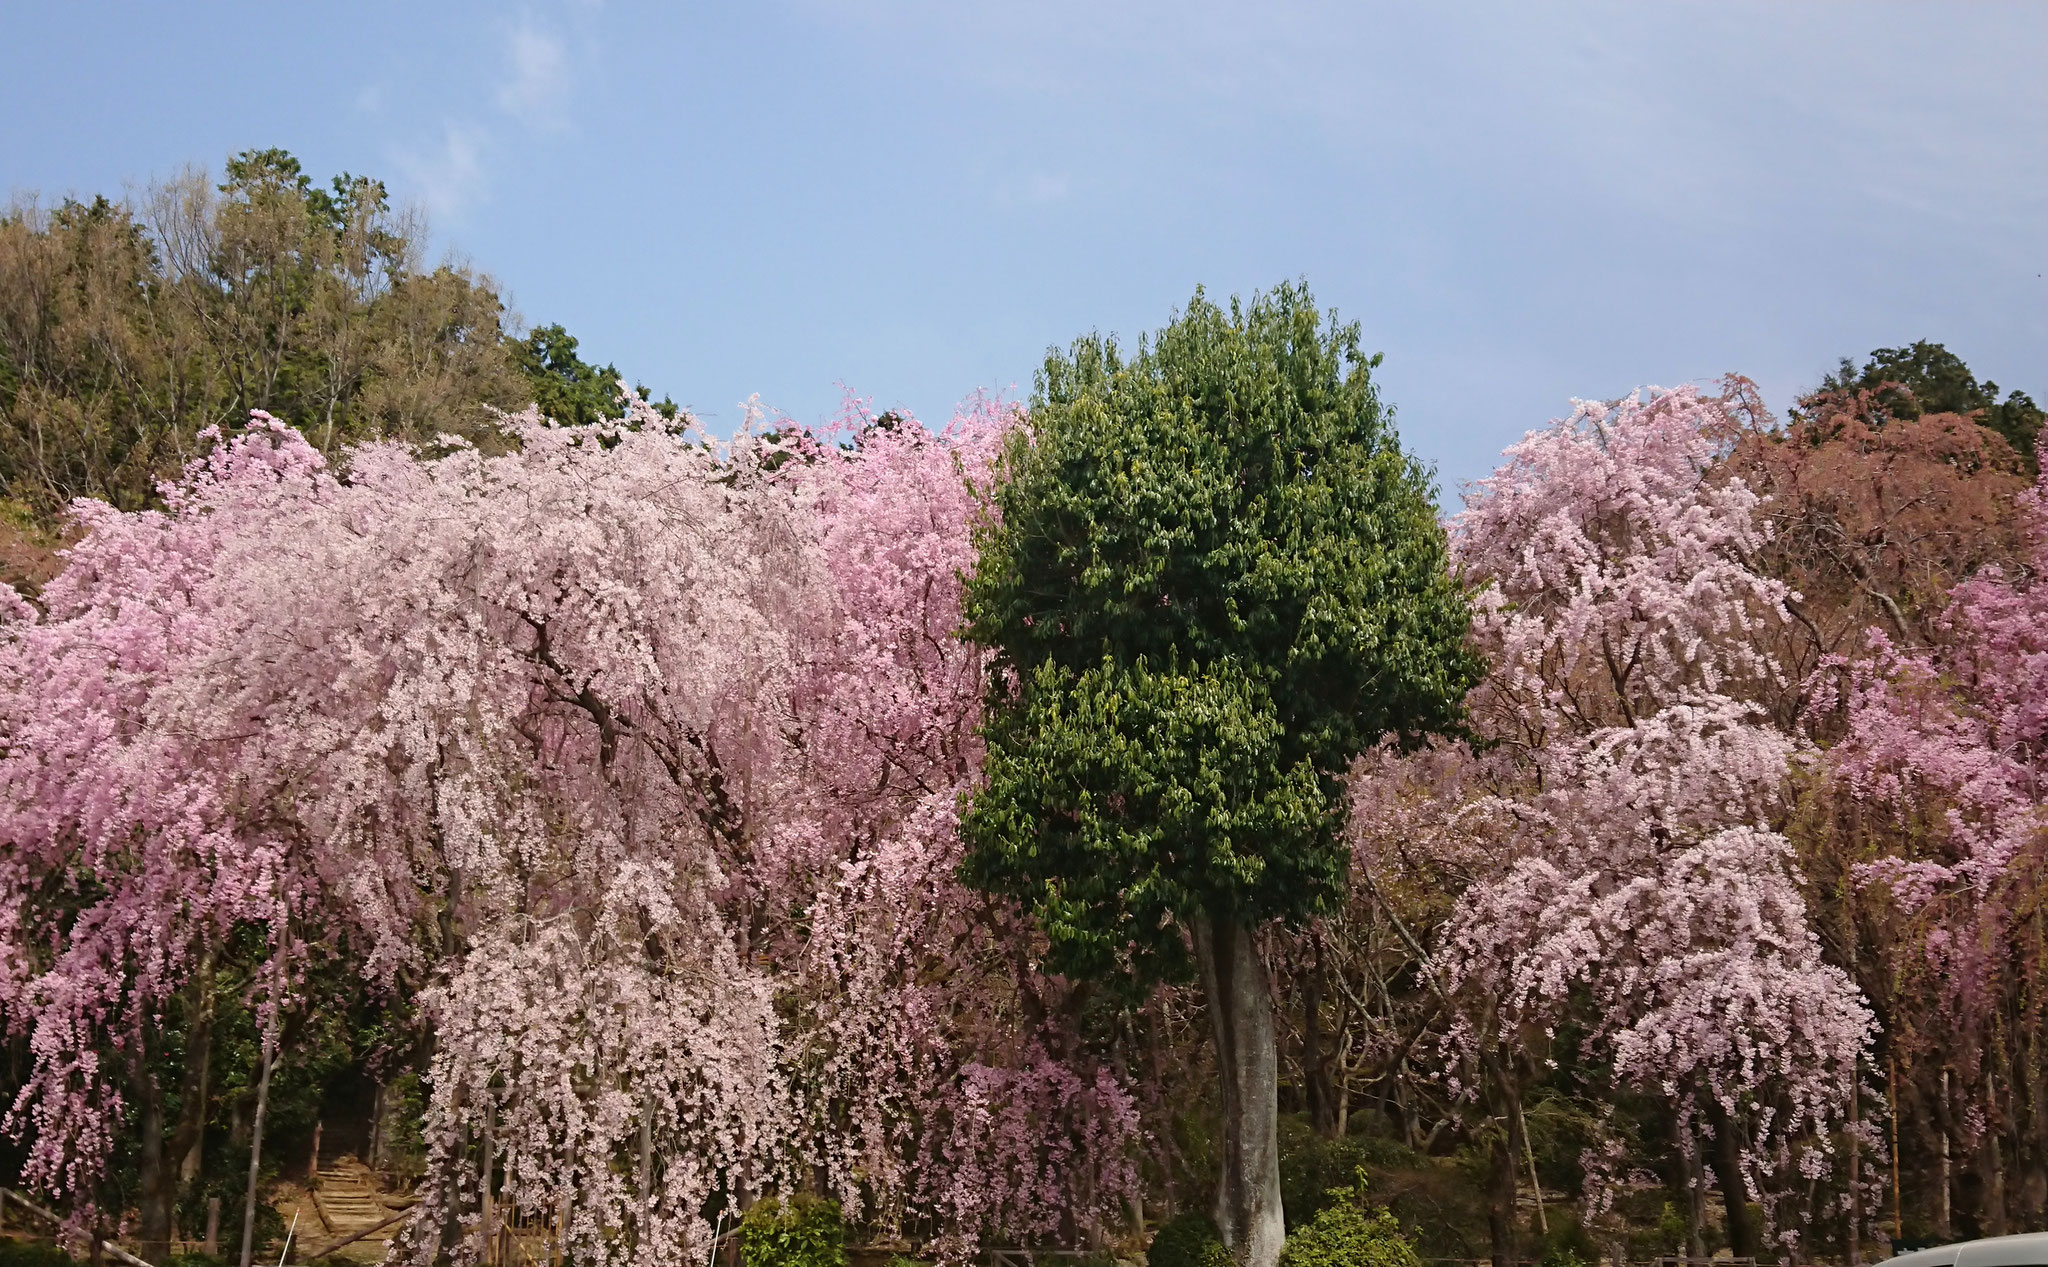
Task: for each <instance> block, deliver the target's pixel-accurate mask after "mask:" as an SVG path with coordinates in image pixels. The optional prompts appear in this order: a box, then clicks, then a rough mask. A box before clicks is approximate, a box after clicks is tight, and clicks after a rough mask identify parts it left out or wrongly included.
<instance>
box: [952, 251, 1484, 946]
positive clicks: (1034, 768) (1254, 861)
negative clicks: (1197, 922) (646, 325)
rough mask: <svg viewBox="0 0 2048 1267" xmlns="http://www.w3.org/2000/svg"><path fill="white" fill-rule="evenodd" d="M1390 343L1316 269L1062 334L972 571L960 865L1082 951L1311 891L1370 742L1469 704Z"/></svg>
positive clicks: (1264, 910) (1340, 851)
mask: <svg viewBox="0 0 2048 1267" xmlns="http://www.w3.org/2000/svg"><path fill="white" fill-rule="evenodd" d="M1377 361H1378V358H1377V357H1367V356H1365V355H1363V354H1362V353H1361V352H1360V351H1359V331H1358V327H1357V326H1356V325H1340V324H1338V323H1337V321H1336V319H1335V317H1334V315H1333V316H1332V317H1331V318H1330V320H1329V321H1328V322H1327V323H1325V322H1324V321H1323V320H1322V319H1321V318H1320V316H1319V315H1318V313H1317V311H1316V308H1315V305H1314V300H1313V299H1312V298H1311V296H1310V295H1309V293H1308V291H1307V290H1306V289H1305V288H1303V287H1300V286H1281V287H1279V288H1278V289H1276V290H1274V291H1272V292H1271V293H1269V294H1265V295H1260V296H1255V297H1254V298H1253V299H1252V300H1251V302H1250V303H1249V304H1244V303H1240V302H1239V301H1236V300H1233V301H1232V303H1231V306H1230V308H1229V310H1228V311H1226V310H1224V309H1222V308H1219V307H1218V306H1216V305H1215V304H1212V303H1210V302H1209V301H1208V300H1207V298H1206V297H1205V296H1204V295H1203V294H1202V292H1200V291H1197V292H1196V294H1195V297H1194V299H1193V300H1192V301H1191V302H1190V303H1189V305H1188V308H1187V310H1186V312H1184V313H1182V314H1180V315H1179V316H1178V317H1176V318H1175V319H1174V320H1173V321H1172V322H1171V323H1170V324H1169V325H1168V326H1167V327H1166V328H1165V329H1163V330H1161V331H1159V332H1158V334H1157V335H1156V336H1155V337H1154V338H1152V339H1151V340H1149V341H1141V342H1140V344H1139V346H1138V350H1137V353H1136V354H1135V355H1134V356H1131V357H1129V358H1128V359H1127V358H1126V357H1125V355H1124V354H1123V353H1122V351H1121V350H1120V349H1119V348H1118V347H1117V345H1116V343H1115V342H1114V340H1112V339H1108V338H1104V337H1102V336H1099V335H1091V336H1088V337H1086V338H1083V339H1080V340H1078V341H1076V342H1075V343H1074V344H1073V346H1072V348H1071V349H1070V350H1069V351H1067V352H1066V353H1064V354H1062V353H1059V352H1057V351H1055V352H1054V353H1052V354H1051V355H1050V356H1049V357H1048V358H1047V360H1046V363H1045V368H1044V370H1043V372H1042V373H1041V375H1040V377H1039V380H1038V385H1037V391H1036V393H1035V395H1034V397H1033V402H1032V408H1031V411H1030V416H1029V420H1028V422H1027V423H1026V424H1025V425H1024V426H1023V427H1022V428H1020V429H1019V431H1018V432H1017V433H1016V434H1015V435H1014V436H1013V437H1012V438H1011V440H1010V442H1009V445H1008V447H1007V449H1006V451H1005V453H1004V454H1003V457H1002V460H1001V463H1000V467H999V471H998V476H997V479H996V481H995V483H994V484H993V486H992V488H991V489H990V490H989V491H988V499H989V505H988V510H989V512H990V513H989V514H988V515H987V517H986V519H985V521H984V523H983V525H982V527H981V529H980V531H979V536H978V540H977V547H978V552H979V555H978V563H977V566H976V571H975V574H974V576H973V577H972V578H971V579H970V582H969V590H968V603H967V609H966V614H967V617H968V634H969V636H970V637H971V638H973V639H974V640H975V641H977V642H980V643H982V644H984V645H986V646H988V647H991V648H993V649H994V652H995V654H994V656H993V659H992V669H991V679H990V692H989V705H988V707H989V712H988V722H987V727H986V733H987V738H988V743H989V752H988V758H987V768H986V776H987V784H986V787H985V788H984V789H983V790H982V791H981V792H980V793H978V794H977V795H976V796H975V798H974V801H973V805H972V807H971V809H970V812H969V814H968V818H967V823H966V831H967V835H968V842H969V857H968V860H967V863H966V867H967V873H968V876H969V879H970V880H971V881H972V882H973V883H976V884H978V885H980V886H982V887H984V888H986V889H989V890H992V891H995V892H1000V893H1005V894H1008V895H1010V896H1012V897H1015V898H1017V899H1018V900H1020V901H1021V902H1023V903H1024V904H1025V905H1026V906H1028V907H1029V908H1031V909H1032V910H1033V911H1034V912H1035V914H1036V915H1037V917H1038V919H1039V920H1040V922H1041V924H1042V926H1043V927H1044V928H1045V930H1046V931H1047V933H1048V934H1049V936H1050V938H1051V941H1052V950H1053V957H1054V961H1055V963H1056V964H1058V965H1059V966H1061V967H1062V968H1063V969H1064V970H1068V971H1078V972H1082V973H1087V974H1106V973H1110V972H1116V971H1124V970H1135V971H1137V972H1138V973H1139V974H1140V975H1141V976H1150V975H1154V974H1163V975H1169V976H1178V975H1181V974H1184V973H1185V972H1186V970H1187V967H1188V962H1187V953H1186V948H1185V944H1184V933H1185V931H1186V929H1187V922H1188V921H1189V920H1191V919H1196V918H1202V917H1213V918H1216V919H1221V920H1229V921H1232V922H1234V923H1237V924H1239V925H1241V926H1256V925H1257V924H1260V923H1263V922H1265V921H1267V920H1270V919H1282V920H1298V919H1300V918H1303V917H1305V916H1307V915H1309V914H1310V913H1312V912H1314V911H1316V910H1318V909H1321V908H1322V907H1323V906H1324V905H1325V904H1326V903H1327V902H1328V901H1329V900H1330V899H1331V898H1332V897H1333V895H1335V894H1336V893H1338V892H1339V891H1340V890H1341V886H1342V884H1343V880H1344V874H1345V865H1346V858H1347V854H1346V850H1345V848H1344V846H1343V845H1342V843H1341V842H1340V841H1339V839H1338V831H1339V828H1340V827H1341V825H1342V819H1343V805H1344V801H1343V796H1342V778H1343V776H1344V774H1345V772H1346V770H1347V769H1348V768H1349V766H1350V764H1351V762H1352V760H1353V759H1354V758H1355V757H1356V756H1357V755H1358V754H1359V753H1360V752H1361V751H1363V750H1364V749H1366V748H1369V747H1371V746H1372V745H1373V744H1375V743H1377V742H1378V741H1379V740H1380V739H1381V737H1382V736H1383V735H1385V734H1387V733H1389V732H1393V733H1395V734H1397V735H1400V736H1403V737H1405V738H1412V737H1415V736H1418V735H1420V734H1423V733H1427V732H1433V731H1442V730H1446V729H1449V728H1452V727H1454V726H1456V725H1457V723H1458V720H1459V717H1460V709H1461V701H1462V700H1463V698H1464V695H1465V692H1466V689H1467V688H1468V687H1469V686H1470V685H1471V684H1472V683H1473V682H1474V681H1475V680H1476V679H1477V678H1478V676H1479V673H1480V665H1479V663H1478V661H1477V659H1476V658H1475V657H1474V656H1473V655H1472V653H1471V652H1469V651H1468V650H1467V649H1466V648H1465V645H1464V638H1465V633H1466V628H1467V625H1468V620H1469V617H1468V613H1467V608H1466V604H1465V600H1464V598H1463V595H1462V594H1461V592H1460V590H1459V588H1458V585H1457V584H1456V582H1455V581H1454V579H1453V578H1452V576H1451V573H1450V570H1449V567H1448V564H1447V555H1446V547H1445V541H1444V534H1443V531H1442V529H1441V527H1440V526H1439V524H1438V522H1437V517H1436V508H1435V506H1434V504H1433V502H1432V499H1431V492H1432V489H1431V483H1430V478H1429V476H1428V474H1427V473H1426V472H1425V471H1424V470H1423V468H1422V467H1421V466H1420V465H1419V464H1418V463H1417V462H1416V461H1415V460H1414V459H1413V458H1411V457H1409V456H1408V455H1406V454H1404V453H1403V452H1402V451H1401V448H1400V445H1399V442H1398V439H1397V437H1396V435H1395V432H1394V428H1393V425H1392V421H1391V418H1390V416H1389V412H1388V411H1387V410H1385V409H1384V408H1383V407H1382V406H1381V403H1380V400H1379V396H1378V393H1377V391H1376V389H1375V388H1374V386H1373V383H1372V378H1371V370H1372V368H1373V366H1374V365H1375V364H1377Z"/></svg>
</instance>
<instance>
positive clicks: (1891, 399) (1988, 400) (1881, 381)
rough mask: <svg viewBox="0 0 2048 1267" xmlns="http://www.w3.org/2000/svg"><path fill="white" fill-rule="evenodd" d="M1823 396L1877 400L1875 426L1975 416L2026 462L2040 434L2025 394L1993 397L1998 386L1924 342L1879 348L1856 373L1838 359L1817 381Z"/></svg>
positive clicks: (2036, 409)
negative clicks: (1853, 394) (1863, 394)
mask: <svg viewBox="0 0 2048 1267" xmlns="http://www.w3.org/2000/svg"><path fill="white" fill-rule="evenodd" d="M1821 389H1822V390H1823V391H1868V392H1872V393H1874V394H1875V395H1876V397H1877V401H1876V404H1877V410H1878V414H1879V419H1878V420H1879V421H1880V422H1881V421H1882V420H1883V419H1884V418H1886V417H1890V418H1918V417H1919V416H1920V415H1922V414H1965V415H1968V414H1975V415H1977V421H1978V422H1979V423H1981V424H1983V425H1984V426H1985V427H1987V428H1989V429H1990V430H1992V431H1995V432H1997V433H1998V434H1999V435H2001V436H2003V437H2005V441H2006V443H2008V444H2010V445H2011V446H2012V447H2013V449H2014V450H2015V451H2016V452H2018V453H2019V454H2020V455H2021V456H2022V457H2024V458H2025V459H2027V461H2028V462H2029V463H2032V462H2033V461H2034V460H2035V458H2036V445H2037V443H2038V442H2039V437H2040V434H2041V422H2042V417H2043V415H2042V411H2041V408H2040V406H2038V405H2036V404H2035V403H2034V401H2033V399H2032V398H2031V397H2029V396H2028V395H2027V394H2026V393H2025V392H2022V391H2013V392H2010V393H2008V394H2007V395H2006V398H2005V399H2004V400H2002V401H2001V400H2000V399H1999V398H1998V384H1997V383H1994V382H1991V381H1990V380H1988V379H1987V380H1985V381H1983V382H1979V381H1977V377H1976V376H1975V375H1974V374H1972V373H1970V367H1969V366H1967V365H1965V364H1963V360H1962V358H1961V357H1959V356H1957V355H1956V354H1955V353H1953V352H1951V351H1949V350H1948V349H1947V348H1945V347H1943V346H1942V345H1941V344H1939V343H1929V342H1927V341H1926V340H1925V339H1922V340H1920V341H1919V342H1917V343H1914V344H1912V345H1910V346H1908V347H1903V348H1879V349H1877V350H1876V351H1875V352H1872V353H1871V354H1870V359H1869V360H1868V361H1866V362H1865V363H1864V364H1863V367H1862V368H1861V369H1858V368H1857V366H1856V363H1855V362H1854V361H1851V360H1849V359H1847V358H1846V357H1845V358H1844V359H1843V361H1842V364H1841V367H1840V368H1839V369H1837V370H1836V371H1835V372H1834V373H1833V374H1830V375H1828V377H1827V378H1826V379H1825V380H1824V381H1823V382H1822V384H1821Z"/></svg>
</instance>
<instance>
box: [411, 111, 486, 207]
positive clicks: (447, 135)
mask: <svg viewBox="0 0 2048 1267" xmlns="http://www.w3.org/2000/svg"><path fill="white" fill-rule="evenodd" d="M483 141H484V138H483V137H482V135H481V134H479V133H478V132H476V131H475V130H474V129H471V128H466V127H463V126H461V125H459V124H455V123H449V124H447V125H445V126H444V127H443V129H442V135H441V143H440V145H438V146H436V147H434V148H433V149H431V150H428V151H426V152H424V153H422V152H420V151H417V150H415V151H412V152H409V153H401V154H400V155H399V157H398V165H399V167H400V169H401V170H403V171H404V173H405V176H406V179H407V181H408V183H409V184H410V185H411V186H412V187H413V188H414V189H416V190H418V191H419V196H420V201H422V202H424V203H425V204H426V207H427V211H428V212H429V213H430V214H432V215H433V216H434V217H435V218H436V219H439V220H456V219H459V218H460V217H461V214H462V212H463V211H464V210H466V209H467V208H469V207H471V206H473V205H475V204H476V203H479V202H481V201H483V199H484V195H485V193H486V187H485V179H484V164H483V148H484V147H483Z"/></svg>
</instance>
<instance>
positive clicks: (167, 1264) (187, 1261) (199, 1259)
mask: <svg viewBox="0 0 2048 1267" xmlns="http://www.w3.org/2000/svg"><path fill="white" fill-rule="evenodd" d="M163 1267H228V1260H227V1259H225V1258H222V1257H221V1256H220V1255H219V1254H209V1253H207V1252H206V1251H205V1250H201V1249H195V1250H188V1251H186V1252H185V1253H183V1254H173V1255H171V1256H170V1257H169V1258H168V1259H166V1260H164V1265H163Z"/></svg>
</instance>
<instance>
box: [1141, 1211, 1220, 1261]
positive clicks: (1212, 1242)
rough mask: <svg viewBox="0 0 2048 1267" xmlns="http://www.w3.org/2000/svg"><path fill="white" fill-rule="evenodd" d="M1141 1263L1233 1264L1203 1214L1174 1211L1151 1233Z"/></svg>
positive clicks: (1214, 1229)
mask: <svg viewBox="0 0 2048 1267" xmlns="http://www.w3.org/2000/svg"><path fill="white" fill-rule="evenodd" d="M1145 1267H1233V1265H1232V1260H1231V1257H1230V1251H1229V1250H1227V1249H1225V1248H1223V1240H1222V1238H1221V1237H1219V1236H1217V1235H1216V1228H1215V1226H1214V1225H1213V1224H1211V1223H1210V1222H1209V1220H1208V1218H1207V1217H1206V1216H1205V1215H1202V1214H1199V1213H1197V1212H1196V1211H1194V1210H1189V1211H1187V1212H1186V1213H1183V1214H1176V1215H1174V1216H1173V1217H1172V1218H1170V1219H1168V1220H1167V1221H1166V1225H1165V1226H1164V1227H1162V1228H1160V1229H1159V1230H1158V1231H1157V1232H1155V1233H1154V1234H1153V1236H1152V1245H1151V1248H1149V1249H1147V1250H1146V1251H1145Z"/></svg>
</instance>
